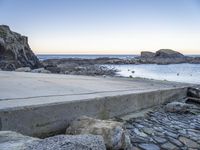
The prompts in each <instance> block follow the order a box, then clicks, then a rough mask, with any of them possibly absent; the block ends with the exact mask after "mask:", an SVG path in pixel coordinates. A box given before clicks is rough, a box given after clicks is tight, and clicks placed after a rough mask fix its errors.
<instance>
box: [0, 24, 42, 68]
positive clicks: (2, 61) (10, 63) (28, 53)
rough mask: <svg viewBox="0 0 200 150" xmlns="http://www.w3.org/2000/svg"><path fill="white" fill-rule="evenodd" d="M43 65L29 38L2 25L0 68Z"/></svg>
mask: <svg viewBox="0 0 200 150" xmlns="http://www.w3.org/2000/svg"><path fill="white" fill-rule="evenodd" d="M39 66H41V64H40V62H39V60H38V58H37V57H36V56H35V55H34V53H33V51H32V50H31V49H30V47H29V44H28V38H27V37H25V36H22V35H20V34H19V33H16V32H13V31H11V30H10V28H9V27H8V26H5V25H0V68H1V69H3V70H15V69H16V68H20V67H30V68H38V67H39Z"/></svg>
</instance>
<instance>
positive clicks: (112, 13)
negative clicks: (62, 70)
mask: <svg viewBox="0 0 200 150" xmlns="http://www.w3.org/2000/svg"><path fill="white" fill-rule="evenodd" d="M0 24H5V25H9V26H10V28H11V30H13V31H16V32H18V33H21V34H22V35H26V36H28V39H29V44H30V47H31V48H32V50H33V51H34V52H35V53H37V54H139V53H140V52H141V51H146V50H148V51H156V50H159V49H163V48H168V49H174V50H178V51H180V52H182V53H184V54H200V0H0Z"/></svg>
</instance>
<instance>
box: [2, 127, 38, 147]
mask: <svg viewBox="0 0 200 150" xmlns="http://www.w3.org/2000/svg"><path fill="white" fill-rule="evenodd" d="M38 141H40V139H37V138H32V137H29V136H24V135H22V134H19V133H16V132H12V131H0V150H26V144H31V143H33V142H38Z"/></svg>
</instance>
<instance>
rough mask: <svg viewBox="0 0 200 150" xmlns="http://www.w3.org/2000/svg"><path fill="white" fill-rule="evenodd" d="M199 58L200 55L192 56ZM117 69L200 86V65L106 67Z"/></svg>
mask: <svg viewBox="0 0 200 150" xmlns="http://www.w3.org/2000/svg"><path fill="white" fill-rule="evenodd" d="M136 56H138V55H37V57H38V58H39V59H40V60H45V59H61V58H86V59H95V58H99V57H109V58H121V59H130V58H133V57H136ZM190 56H193V57H194V56H199V55H190ZM106 66H107V67H110V68H115V69H117V70H118V71H119V72H118V73H117V75H118V76H123V77H129V76H132V77H141V78H148V79H156V80H167V81H176V82H185V83H194V84H200V64H187V63H185V64H170V65H156V64H140V65H133V64H131V65H106Z"/></svg>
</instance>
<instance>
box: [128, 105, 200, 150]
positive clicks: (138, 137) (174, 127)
mask: <svg viewBox="0 0 200 150" xmlns="http://www.w3.org/2000/svg"><path fill="white" fill-rule="evenodd" d="M125 126H126V128H127V130H128V132H129V134H130V138H131V142H132V144H133V146H134V148H133V150H134V149H135V150H179V149H180V150H200V114H196V115H194V114H177V113H169V112H165V111H164V109H163V108H157V109H156V111H154V112H149V113H148V114H147V116H146V117H143V118H135V119H130V120H129V121H127V123H126V124H125Z"/></svg>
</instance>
